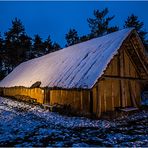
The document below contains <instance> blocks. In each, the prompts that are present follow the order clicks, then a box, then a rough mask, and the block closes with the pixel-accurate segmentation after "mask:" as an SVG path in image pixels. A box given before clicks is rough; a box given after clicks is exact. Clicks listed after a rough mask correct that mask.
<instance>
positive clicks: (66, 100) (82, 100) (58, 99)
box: [47, 89, 90, 112]
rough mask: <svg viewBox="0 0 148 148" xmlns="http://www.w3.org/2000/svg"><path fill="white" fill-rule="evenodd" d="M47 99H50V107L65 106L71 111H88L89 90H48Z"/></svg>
mask: <svg viewBox="0 0 148 148" xmlns="http://www.w3.org/2000/svg"><path fill="white" fill-rule="evenodd" d="M48 93H49V94H48V95H49V96H50V97H49V96H48V95H47V97H48V98H49V99H50V105H54V104H62V105H64V104H66V105H70V106H71V107H72V108H73V109H76V110H77V111H82V112H89V111H90V91H89V90H77V89H75V90H66V89H63V90H49V91H48Z"/></svg>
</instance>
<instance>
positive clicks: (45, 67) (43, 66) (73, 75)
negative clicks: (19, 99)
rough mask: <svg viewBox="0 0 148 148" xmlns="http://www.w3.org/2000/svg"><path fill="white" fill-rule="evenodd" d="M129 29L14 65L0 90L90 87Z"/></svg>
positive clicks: (116, 50) (0, 83)
mask: <svg viewBox="0 0 148 148" xmlns="http://www.w3.org/2000/svg"><path fill="white" fill-rule="evenodd" d="M132 30H133V29H123V30H120V31H117V32H114V33H110V34H108V35H105V36H102V37H98V38H95V39H91V40H89V41H86V42H83V43H79V44H76V45H73V46H70V47H67V48H64V49H62V50H60V51H57V52H53V53H50V54H47V55H45V56H42V57H39V58H36V59H32V60H29V61H27V62H24V63H22V64H20V65H19V66H17V67H16V68H15V69H14V70H13V71H12V72H11V73H10V74H9V75H8V76H7V77H6V78H4V79H3V80H2V81H1V82H0V87H13V86H24V87H31V86H32V84H34V83H35V82H37V81H40V82H41V85H40V86H41V87H62V88H92V87H93V85H94V84H95V83H96V81H97V80H98V79H99V78H100V77H101V76H102V74H103V73H104V70H105V69H106V67H107V65H108V63H109V62H110V61H111V59H112V58H113V57H114V55H116V54H117V53H118V49H119V48H120V47H121V45H122V43H123V41H124V40H125V39H126V38H127V37H128V36H129V34H130V33H131V32H132Z"/></svg>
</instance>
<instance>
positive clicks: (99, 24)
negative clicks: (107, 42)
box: [87, 8, 118, 37]
mask: <svg viewBox="0 0 148 148" xmlns="http://www.w3.org/2000/svg"><path fill="white" fill-rule="evenodd" d="M108 12H109V11H108V9H107V8H105V9H104V10H102V11H99V10H94V18H88V19H87V21H88V24H89V27H90V29H91V35H90V36H91V37H99V36H102V35H105V34H107V33H111V32H114V31H117V30H118V27H116V26H115V27H114V26H113V27H110V26H109V23H110V21H111V20H112V19H113V18H114V16H111V17H107V14H108Z"/></svg>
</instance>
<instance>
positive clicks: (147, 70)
mask: <svg viewBox="0 0 148 148" xmlns="http://www.w3.org/2000/svg"><path fill="white" fill-rule="evenodd" d="M130 43H131V45H132V46H133V48H134V49H135V52H136V54H137V56H138V58H139V60H140V62H141V64H142V66H143V67H144V70H145V72H146V73H147V74H148V69H147V68H146V66H145V64H144V63H143V61H142V60H141V57H140V55H139V53H138V52H137V50H136V47H135V45H134V44H132V42H131V41H130Z"/></svg>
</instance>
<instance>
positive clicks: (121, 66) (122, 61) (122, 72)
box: [120, 52, 125, 107]
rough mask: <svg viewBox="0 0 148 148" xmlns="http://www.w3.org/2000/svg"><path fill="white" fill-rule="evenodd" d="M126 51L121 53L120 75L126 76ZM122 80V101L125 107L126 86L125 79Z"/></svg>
mask: <svg viewBox="0 0 148 148" xmlns="http://www.w3.org/2000/svg"><path fill="white" fill-rule="evenodd" d="M123 55H124V52H122V53H120V76H121V77H123V76H124V56H123ZM120 81H121V101H122V102H121V103H122V107H125V86H124V80H120Z"/></svg>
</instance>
